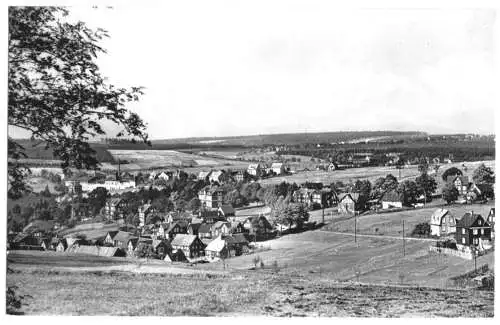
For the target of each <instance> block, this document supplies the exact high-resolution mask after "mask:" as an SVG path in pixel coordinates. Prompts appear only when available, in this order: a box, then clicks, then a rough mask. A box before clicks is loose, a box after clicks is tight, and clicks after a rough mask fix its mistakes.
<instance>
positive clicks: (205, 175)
mask: <svg viewBox="0 0 500 325" xmlns="http://www.w3.org/2000/svg"><path fill="white" fill-rule="evenodd" d="M210 173H211V171H208V172H205V171H201V172H199V173H198V180H200V181H206V180H208V176H210Z"/></svg>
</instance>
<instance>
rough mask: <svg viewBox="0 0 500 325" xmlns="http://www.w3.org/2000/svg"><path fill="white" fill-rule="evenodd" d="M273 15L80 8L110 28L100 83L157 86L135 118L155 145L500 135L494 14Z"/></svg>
mask: <svg viewBox="0 0 500 325" xmlns="http://www.w3.org/2000/svg"><path fill="white" fill-rule="evenodd" d="M264 4H265V5H264ZM264 4H262V3H259V5H252V2H247V3H243V2H234V3H233V2H221V1H210V3H203V2H202V3H197V6H196V7H194V6H192V5H191V3H190V2H182V3H181V2H179V3H170V2H169V3H168V4H161V3H157V4H149V5H148V6H120V5H115V6H114V7H113V8H112V9H110V8H106V7H104V6H103V7H98V8H92V7H90V6H85V7H84V6H79V7H72V8H71V9H70V11H71V12H72V19H79V20H82V21H84V22H86V23H87V24H88V25H89V26H91V27H102V28H104V29H106V30H108V31H109V34H110V36H111V37H110V38H109V39H108V40H106V41H104V42H103V43H102V45H103V47H104V48H106V49H107V54H106V55H103V56H100V57H99V59H98V64H99V66H100V68H101V71H102V74H103V75H104V76H107V77H108V78H109V81H110V82H111V83H113V84H116V85H119V86H144V87H145V88H146V89H145V95H144V96H143V97H142V98H141V100H140V102H138V103H134V104H133V105H130V106H129V107H130V109H132V110H134V111H136V112H137V113H139V115H140V116H141V117H142V118H143V119H144V120H145V122H146V123H147V124H148V133H149V135H150V138H152V139H166V138H181V137H200V136H235V135H251V134H267V133H294V132H326V131H356V130H360V131H361V130H395V131H424V132H429V133H482V134H490V133H494V107H495V100H494V99H495V91H494V90H495V88H494V85H495V80H496V79H495V78H496V75H495V60H494V55H495V54H496V53H495V51H496V48H495V42H494V36H495V35H494V24H495V21H496V13H495V11H494V10H486V9H476V10H474V9H471V10H465V9H380V8H377V9H344V8H336V7H331V6H326V2H320V3H318V2H314V4H313V5H310V4H309V5H307V3H306V2H305V1H304V2H302V1H294V2H293V3H291V4H290V5H288V6H283V3H282V2H266V3H264ZM106 125H107V124H106ZM107 129H108V130H109V131H110V132H111V131H112V130H114V128H113V127H112V126H111V125H107ZM113 135H114V134H110V136H113Z"/></svg>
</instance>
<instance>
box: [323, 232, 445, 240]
mask: <svg viewBox="0 0 500 325" xmlns="http://www.w3.org/2000/svg"><path fill="white" fill-rule="evenodd" d="M317 231H318V232H325V233H331V234H336V235H345V236H354V235H356V237H368V238H387V239H397V240H402V239H403V237H398V236H385V235H366V234H359V233H358V234H354V233H353V232H338V231H328V230H317ZM405 240H416V241H426V242H437V241H438V239H434V238H415V237H405Z"/></svg>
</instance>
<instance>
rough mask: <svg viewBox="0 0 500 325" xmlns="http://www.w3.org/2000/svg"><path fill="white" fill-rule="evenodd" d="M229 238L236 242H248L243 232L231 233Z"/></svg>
mask: <svg viewBox="0 0 500 325" xmlns="http://www.w3.org/2000/svg"><path fill="white" fill-rule="evenodd" d="M231 238H232V240H233V241H234V242H235V243H236V244H248V240H247V238H246V237H245V234H233V235H232V236H231Z"/></svg>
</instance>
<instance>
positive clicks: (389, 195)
mask: <svg viewBox="0 0 500 325" xmlns="http://www.w3.org/2000/svg"><path fill="white" fill-rule="evenodd" d="M382 201H384V202H403V194H402V193H398V192H397V191H387V192H385V193H384V195H382Z"/></svg>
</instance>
